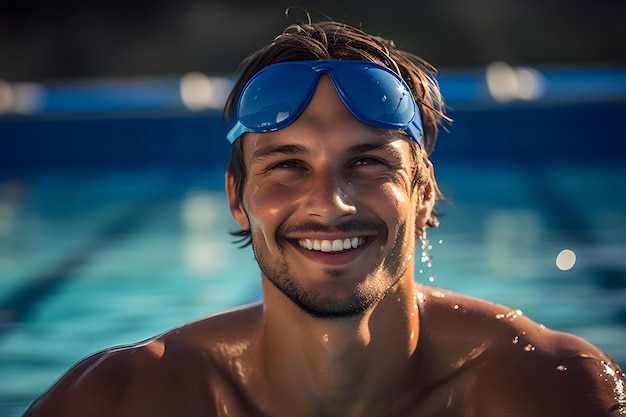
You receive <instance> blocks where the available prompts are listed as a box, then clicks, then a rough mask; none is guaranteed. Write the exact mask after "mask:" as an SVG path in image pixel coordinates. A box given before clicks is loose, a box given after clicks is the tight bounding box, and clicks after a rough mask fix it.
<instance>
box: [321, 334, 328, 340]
mask: <svg viewBox="0 0 626 417" xmlns="http://www.w3.org/2000/svg"><path fill="white" fill-rule="evenodd" d="M322 340H323V341H324V342H328V334H325V335H324V336H322Z"/></svg>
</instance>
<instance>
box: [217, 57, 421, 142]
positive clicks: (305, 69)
mask: <svg viewBox="0 0 626 417" xmlns="http://www.w3.org/2000/svg"><path fill="white" fill-rule="evenodd" d="M321 74H328V75H329V76H330V79H331V80H332V82H333V85H334V86H335V89H336V90H337V93H338V94H339V97H341V100H342V101H343V103H344V104H345V106H346V108H347V109H348V110H350V112H351V113H352V114H353V115H354V117H356V118H357V119H358V120H359V121H361V122H362V123H365V124H367V125H369V126H374V127H378V128H382V129H387V130H404V131H406V132H407V133H408V135H409V136H411V138H413V139H414V140H415V141H416V142H418V143H419V142H420V141H421V139H422V135H423V130H422V120H421V117H420V111H419V108H418V106H417V104H416V103H415V100H414V99H413V96H412V94H411V90H410V89H409V87H408V85H407V84H406V83H405V82H404V80H402V78H400V76H398V74H396V73H395V72H393V71H391V70H389V69H388V68H385V67H383V66H381V65H378V64H375V63H373V62H369V61H353V60H346V61H335V60H317V61H290V62H281V63H278V64H273V65H269V66H267V67H265V68H263V69H262V70H261V71H259V72H257V73H256V74H255V75H254V76H253V77H252V78H251V79H250V81H248V83H247V84H246V85H245V87H244V88H243V90H242V92H241V96H240V97H239V101H238V102H237V107H236V109H235V115H234V120H235V123H234V125H233V127H232V128H231V129H230V131H229V132H228V134H227V135H226V138H227V139H228V140H229V141H230V142H231V143H233V142H234V141H235V140H237V138H239V137H240V136H241V135H243V134H244V133H246V132H256V133H263V132H271V131H275V130H279V129H282V128H284V127H286V126H289V125H290V124H291V123H293V122H294V121H295V120H296V119H297V118H298V117H299V116H300V114H302V112H303V111H304V109H305V107H306V106H307V104H308V103H309V101H310V100H311V97H313V93H314V92H315V88H316V86H317V82H318V80H319V77H320V75H321Z"/></svg>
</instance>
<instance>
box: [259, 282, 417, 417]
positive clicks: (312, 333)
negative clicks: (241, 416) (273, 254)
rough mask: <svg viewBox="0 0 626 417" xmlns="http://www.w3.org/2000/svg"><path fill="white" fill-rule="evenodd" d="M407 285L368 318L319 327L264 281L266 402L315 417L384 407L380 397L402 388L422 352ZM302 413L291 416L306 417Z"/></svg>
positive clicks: (411, 289) (321, 322) (396, 289)
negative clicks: (279, 403) (414, 359)
mask: <svg viewBox="0 0 626 417" xmlns="http://www.w3.org/2000/svg"><path fill="white" fill-rule="evenodd" d="M407 281H408V282H405V281H404V280H401V281H400V282H399V283H398V284H396V285H395V286H394V288H393V289H392V290H391V291H390V292H389V293H388V294H387V295H386V297H385V298H384V299H383V300H381V301H380V302H379V303H378V304H377V305H376V306H375V307H374V308H373V309H372V310H370V311H367V312H365V313H364V314H361V315H358V316H354V317H347V318H339V319H320V318H316V317H313V316H311V315H309V314H307V313H305V312H303V311H302V310H300V309H299V308H298V307H297V306H295V305H294V304H293V303H292V302H291V301H289V300H288V299H287V298H286V297H284V295H282V294H280V293H279V292H278V290H277V289H276V288H274V286H273V285H272V284H271V283H269V282H268V281H267V280H264V291H265V298H266V304H265V321H264V326H265V329H264V333H263V334H264V336H263V337H264V340H263V342H262V346H263V348H262V350H263V358H262V359H261V360H262V361H263V363H264V365H263V367H264V372H263V373H264V375H265V381H266V383H268V386H267V389H268V390H270V392H269V393H268V394H269V396H270V397H274V395H277V396H280V397H281V398H282V399H285V400H286V401H289V402H290V403H291V405H287V404H285V406H286V408H291V407H296V408H298V407H302V409H304V410H307V411H311V410H315V409H317V410H318V412H313V411H312V412H311V415H315V414H319V415H333V414H337V415H344V416H348V415H350V414H354V415H367V414H368V412H369V411H371V410H373V409H374V408H375V407H376V406H380V405H381V404H380V403H381V401H380V398H385V396H383V395H381V394H385V393H387V392H396V388H397V387H398V385H399V383H400V384H401V383H404V382H405V381H404V379H403V378H402V376H403V375H405V374H406V373H407V370H409V369H410V368H411V366H410V365H411V360H412V357H413V354H414V353H415V351H416V348H417V342H418V338H419V312H418V308H417V302H416V301H417V300H416V297H415V294H416V290H415V286H414V283H413V281H412V279H411V280H407ZM274 398H275V397H274ZM302 409H300V410H297V409H293V412H295V413H296V414H297V415H306V412H303V410H302ZM292 415H295V414H292Z"/></svg>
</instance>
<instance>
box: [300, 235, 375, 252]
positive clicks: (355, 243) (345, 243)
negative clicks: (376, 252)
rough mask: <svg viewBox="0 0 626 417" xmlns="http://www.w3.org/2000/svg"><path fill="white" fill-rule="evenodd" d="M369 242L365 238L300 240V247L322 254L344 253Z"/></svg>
mask: <svg viewBox="0 0 626 417" xmlns="http://www.w3.org/2000/svg"><path fill="white" fill-rule="evenodd" d="M366 242H367V239H366V238H364V237H353V238H345V239H334V240H329V239H298V245H300V247H302V248H305V249H308V250H312V251H322V252H343V251H344V250H349V249H356V248H358V247H359V246H362V245H363V244H365V243H366Z"/></svg>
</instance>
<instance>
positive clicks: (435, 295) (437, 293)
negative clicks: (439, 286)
mask: <svg viewBox="0 0 626 417" xmlns="http://www.w3.org/2000/svg"><path fill="white" fill-rule="evenodd" d="M431 294H432V296H433V297H437V298H445V296H446V295H445V294H444V293H442V292H440V291H433V292H432V293H431Z"/></svg>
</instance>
